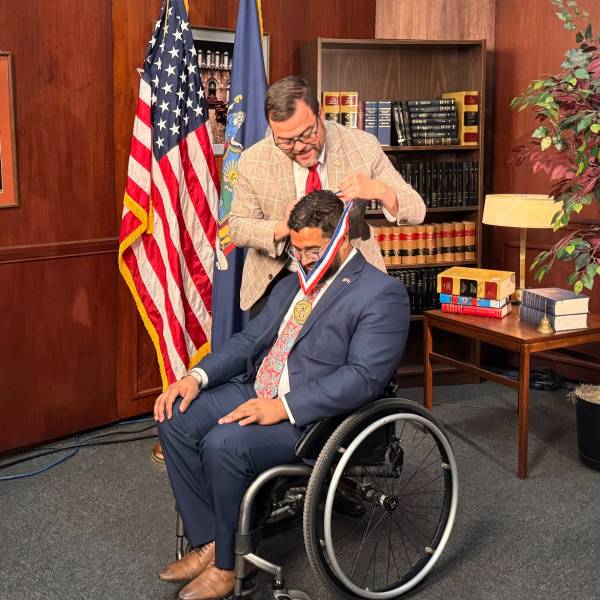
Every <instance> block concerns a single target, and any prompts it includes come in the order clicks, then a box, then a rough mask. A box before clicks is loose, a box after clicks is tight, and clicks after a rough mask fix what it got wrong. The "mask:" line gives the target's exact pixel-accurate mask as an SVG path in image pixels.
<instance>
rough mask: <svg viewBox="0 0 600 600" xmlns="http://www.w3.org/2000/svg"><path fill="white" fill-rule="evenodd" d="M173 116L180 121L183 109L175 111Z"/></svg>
mask: <svg viewBox="0 0 600 600" xmlns="http://www.w3.org/2000/svg"><path fill="white" fill-rule="evenodd" d="M173 114H174V115H175V116H176V117H177V118H178V119H179V117H180V116H181V109H180V108H179V106H178V107H177V108H176V109H175V110H174V111H173Z"/></svg>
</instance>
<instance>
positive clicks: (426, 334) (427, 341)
mask: <svg viewBox="0 0 600 600" xmlns="http://www.w3.org/2000/svg"><path fill="white" fill-rule="evenodd" d="M432 346H433V342H432V338H431V328H430V327H429V320H428V319H427V315H425V318H424V320H423V363H424V366H425V383H424V389H423V402H424V404H425V408H426V409H427V410H431V408H432V406H433V370H432V368H431V359H430V357H429V354H430V353H431V351H432Z"/></svg>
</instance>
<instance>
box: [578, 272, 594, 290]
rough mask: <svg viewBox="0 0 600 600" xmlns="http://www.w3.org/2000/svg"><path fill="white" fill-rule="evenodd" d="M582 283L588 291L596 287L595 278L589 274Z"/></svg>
mask: <svg viewBox="0 0 600 600" xmlns="http://www.w3.org/2000/svg"><path fill="white" fill-rule="evenodd" d="M581 282H582V283H583V285H584V286H585V287H586V288H587V289H588V290H591V289H592V288H593V287H594V278H593V277H590V276H589V275H588V274H587V273H586V274H585V275H584V276H583V277H582V278H581Z"/></svg>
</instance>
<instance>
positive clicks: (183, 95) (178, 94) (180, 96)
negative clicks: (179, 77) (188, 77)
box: [176, 88, 185, 102]
mask: <svg viewBox="0 0 600 600" xmlns="http://www.w3.org/2000/svg"><path fill="white" fill-rule="evenodd" d="M176 96H177V98H178V99H179V101H180V102H181V101H182V100H183V99H184V98H185V93H184V91H183V90H182V89H181V88H179V89H178V90H177V94H176Z"/></svg>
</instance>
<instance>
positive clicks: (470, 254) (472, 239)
mask: <svg viewBox="0 0 600 600" xmlns="http://www.w3.org/2000/svg"><path fill="white" fill-rule="evenodd" d="M463 222H464V224H465V260H475V258H476V257H477V224H476V223H475V221H463Z"/></svg>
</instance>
